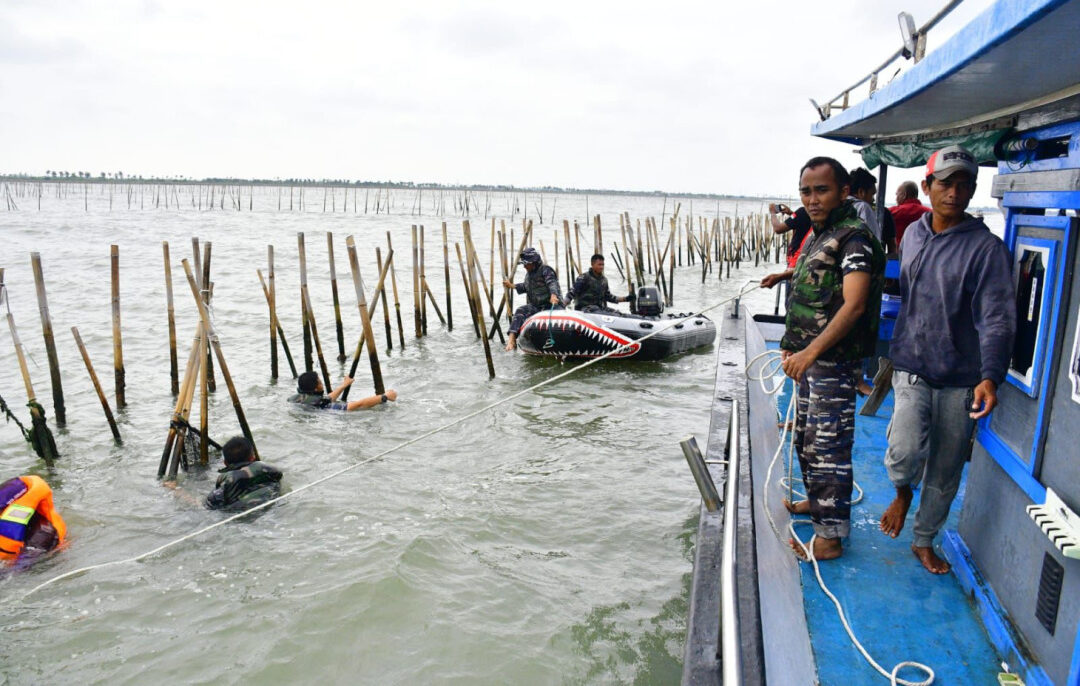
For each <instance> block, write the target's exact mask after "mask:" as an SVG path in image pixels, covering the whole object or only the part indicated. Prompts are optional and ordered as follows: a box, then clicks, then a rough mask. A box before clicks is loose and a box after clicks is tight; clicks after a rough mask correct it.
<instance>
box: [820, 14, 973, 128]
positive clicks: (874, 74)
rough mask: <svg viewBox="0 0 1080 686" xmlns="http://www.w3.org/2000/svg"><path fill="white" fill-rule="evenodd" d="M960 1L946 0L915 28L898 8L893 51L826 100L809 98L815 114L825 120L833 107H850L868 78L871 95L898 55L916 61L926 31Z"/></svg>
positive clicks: (908, 17)
mask: <svg viewBox="0 0 1080 686" xmlns="http://www.w3.org/2000/svg"><path fill="white" fill-rule="evenodd" d="M961 2H963V0H949V2H948V4H946V5H945V6H944V7H942V8H941V9H940V10H938V13H937V14H935V15H934V16H933V17H931V19H930V21H928V22H926V23H925V24H923V25H922V26H921V27H919V29H918V30H917V31H916V30H913V28H914V26H915V23H914V20H913V19H912V18H911V15H910V14H908V13H907V12H901V13H900V14H899V15H897V19H898V21H899V22H900V32H901V35H902V37H903V44H902V45H901V46H900V47H899V48H897V50H896V52H894V53H893V54H891V55H889V57H888V58H886V59H885V61H884V62H882V63H881V64H880V65H878V66H877V67H876V68H875V69H872V70H871V71H870V73H868V74H867V75H866V76H864V77H862V78H861V79H859V80H858V81H856V82H855V83H854V84H852V85H851V86H848V87H847V88H845V89H844V90H842V91H840V93H839V94H837V95H836V96H835V97H833V98H830V99H829V100H826V101H825V104H823V105H819V104H818V103H817V101H816V100H814V99H813V98H810V104H811V105H813V106H814V109H816V110H817V112H818V116H820V117H821V121H825V120H826V119H828V118H829V117H831V116H832V112H833V109H839V110H840V111H844V110H846V109H847V108H848V107H850V99H851V94H852V93H853V92H854V91H855V89H856V88H858V87H859V86H861V85H863V84H864V83H866V82H867V81H869V82H870V92H869V93H867V97H869V96H871V95H873V94H874V93H875V92H876V91H877V89H878V76H879V75H880V74H881V72H883V71H885V69H886V68H887V67H888V66H889V65H891V64H892V63H893V62H895V61H896V60H897V59H898V58H900V57H903V58H904V59H911V60H914V61H915V62H916V63H917V62H919V61H920V60H921V59H922V58H923V56H924V55H925V54H926V36H927V34H929V32H930V29H932V28H934V27H935V26H936V25H937V24H938V22H940V21H941V20H942V19H944V18H945V17H946V16H948V14H949V13H950V12H952V11H953V10H954V9H956V7H957V6H958V5H959V4H960V3H961Z"/></svg>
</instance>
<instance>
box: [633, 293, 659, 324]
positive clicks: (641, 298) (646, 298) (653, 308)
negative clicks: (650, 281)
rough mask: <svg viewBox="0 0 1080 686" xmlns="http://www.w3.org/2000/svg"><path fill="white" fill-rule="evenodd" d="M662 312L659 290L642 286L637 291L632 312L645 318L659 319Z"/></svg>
mask: <svg viewBox="0 0 1080 686" xmlns="http://www.w3.org/2000/svg"><path fill="white" fill-rule="evenodd" d="M663 311H664V301H663V300H662V299H661V298H660V289H658V288H656V287H655V286H642V287H641V288H638V291H637V301H636V304H635V308H634V312H635V313H636V314H640V315H642V316H645V317H659V316H660V314H661V313H662V312H663Z"/></svg>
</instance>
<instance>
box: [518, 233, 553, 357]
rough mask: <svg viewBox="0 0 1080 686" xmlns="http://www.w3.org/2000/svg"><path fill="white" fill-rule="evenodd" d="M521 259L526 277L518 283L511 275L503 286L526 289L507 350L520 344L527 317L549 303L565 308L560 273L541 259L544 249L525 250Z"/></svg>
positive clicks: (520, 289) (519, 291)
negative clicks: (523, 325) (511, 281)
mask: <svg viewBox="0 0 1080 686" xmlns="http://www.w3.org/2000/svg"><path fill="white" fill-rule="evenodd" d="M518 263H519V264H522V265H524V267H525V281H523V282H521V283H518V284H514V283H510V280H509V279H503V286H505V287H507V288H513V289H514V290H516V291H517V292H518V293H524V294H525V298H526V301H525V304H524V305H522V306H521V307H519V308H517V309H516V310H514V318H513V319H511V320H510V336H509V337H508V338H507V341H506V349H507V351H510V350H513V349H514V348H515V347H517V337H518V333H519V332H520V331H521V326H522V324H524V323H525V320H526V319H528V318H529V317H531V316H533V315H534V314H536V313H537V312H539V311H540V310H545V309H547V308H549V307H557V308H560V309H561V308H562V290H561V289H560V288H559V277H558V276H556V275H555V270H554V269H552V268H551V267H549V266H548V265H546V264H544V262H543V260H541V259H540V253H538V252H536V248H525V249H524V250H522V251H521V255H520V259H519V260H518Z"/></svg>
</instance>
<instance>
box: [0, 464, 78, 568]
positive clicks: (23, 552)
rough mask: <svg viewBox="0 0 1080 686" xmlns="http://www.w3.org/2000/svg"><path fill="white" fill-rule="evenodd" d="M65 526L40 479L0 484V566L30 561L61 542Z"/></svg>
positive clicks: (47, 485) (65, 533)
mask: <svg viewBox="0 0 1080 686" xmlns="http://www.w3.org/2000/svg"><path fill="white" fill-rule="evenodd" d="M65 536H67V526H65V524H64V520H63V518H62V517H60V513H59V512H57V511H56V508H55V507H53V499H52V489H51V488H49V484H47V483H45V480H44V479H42V478H41V477H40V476H17V477H15V478H14V479H8V480H7V481H5V482H4V483H2V484H0V564H16V563H19V564H21V563H23V562H28V561H29V560H32V559H33V558H35V557H37V556H39V555H42V554H44V553H47V552H48V551H50V550H52V549H54V548H56V547H57V546H59V545H60V544H61V543H63V542H64V538H65Z"/></svg>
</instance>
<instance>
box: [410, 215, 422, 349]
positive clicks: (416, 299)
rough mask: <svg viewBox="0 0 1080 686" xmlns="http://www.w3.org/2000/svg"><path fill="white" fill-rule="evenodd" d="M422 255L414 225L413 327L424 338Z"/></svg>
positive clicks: (417, 335) (417, 334) (418, 336)
mask: <svg viewBox="0 0 1080 686" xmlns="http://www.w3.org/2000/svg"><path fill="white" fill-rule="evenodd" d="M419 262H420V253H419V249H418V246H417V245H416V224H413V225H412V285H413V326H414V327H415V329H416V337H417V338H423V336H424V327H423V324H422V323H421V319H420V265H419Z"/></svg>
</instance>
